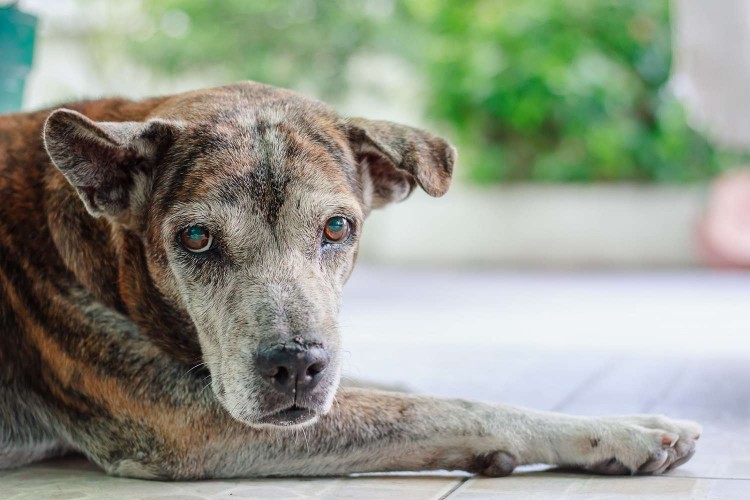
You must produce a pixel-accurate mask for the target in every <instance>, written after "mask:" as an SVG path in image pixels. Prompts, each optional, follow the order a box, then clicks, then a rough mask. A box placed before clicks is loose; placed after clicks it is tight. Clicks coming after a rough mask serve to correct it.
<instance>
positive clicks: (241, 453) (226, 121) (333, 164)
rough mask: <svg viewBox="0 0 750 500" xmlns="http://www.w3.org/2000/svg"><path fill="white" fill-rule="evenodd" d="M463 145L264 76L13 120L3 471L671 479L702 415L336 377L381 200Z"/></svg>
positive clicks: (4, 222) (3, 233)
mask: <svg viewBox="0 0 750 500" xmlns="http://www.w3.org/2000/svg"><path fill="white" fill-rule="evenodd" d="M454 160H455V150H454V149H453V147H451V146H450V145H449V144H448V143H447V142H445V141H444V140H443V139H440V138H438V137H436V136H434V135H432V134H429V133H427V132H424V131H421V130H417V129H413V128H409V127H405V126H401V125H396V124H392V123H388V122H382V121H370V120H363V119H343V118H341V117H339V116H338V115H337V114H336V113H335V112H333V111H332V110H331V109H330V108H328V107H327V106H325V105H324V104H322V103H319V102H316V101H313V100H310V99H307V98H304V97H301V96H299V95H297V94H295V93H292V92H289V91H286V90H281V89H277V88H273V87H270V86H266V85H261V84H256V83H239V84H235V85H229V86H226V87H221V88H215V89H209V90H201V91H196V92H190V93H186V94H180V95H175V96H170V97H161V98H155V99H148V100H144V101H138V102H133V101H128V100H122V99H106V100H99V101H91V102H79V103H73V104H68V105H66V107H65V108H64V109H57V110H46V111H40V112H35V113H25V114H14V115H7V116H3V117H0V468H2V467H15V466H19V465H23V464H26V463H29V462H32V461H35V460H39V459H42V458H44V457H49V456H53V455H57V454H61V453H65V452H67V451H69V450H77V451H80V452H82V453H84V454H85V455H86V456H87V457H88V458H89V459H91V460H92V461H94V462H95V463H97V464H99V465H100V466H101V467H103V468H104V470H106V471H107V472H108V473H110V474H114V475H120V476H131V477H141V478H164V479H196V478H216V477H235V476H275V475H333V474H347V473H352V472H367V471H393V470H425V469H460V470H465V471H472V472H479V473H482V474H486V475H491V476H502V475H506V474H509V473H510V472H511V471H512V470H513V469H514V467H516V466H517V465H520V464H534V463H547V464H558V465H564V466H574V467H578V468H582V469H586V470H590V471H594V472H601V473H610V474H622V473H661V472H664V471H666V470H669V469H671V468H673V467H676V466H678V465H680V464H681V463H684V462H685V461H686V460H688V459H689V458H690V456H691V455H692V453H693V450H694V447H695V440H696V439H698V434H699V427H698V426H697V425H695V424H693V423H691V422H685V421H675V420H670V419H667V418H665V417H660V416H629V417H602V418H583V417H574V416H568V415H561V414H555V413H545V412H537V411H531V410H525V409H519V408H513V407H507V406H502V405H493V404H483V403H476V402H469V401H462V400H453V399H439V398H433V397H424V396H416V395H408V394H399V393H389V392H382V391H376V390H368V389H349V388H341V387H339V377H340V367H341V349H340V346H339V333H338V329H337V324H336V315H337V311H338V307H339V298H340V295H341V287H342V285H343V284H344V282H345V281H346V279H347V277H348V276H349V273H350V272H351V270H352V266H353V264H354V260H355V256H356V252H357V245H358V241H359V237H360V234H361V231H362V225H363V222H364V219H365V217H366V216H367V214H368V213H369V212H370V210H371V209H373V208H378V207H381V206H383V205H385V204H387V203H390V202H394V201H400V200H402V199H404V198H406V197H407V196H408V195H409V194H410V192H411V191H412V190H413V189H414V188H415V187H416V186H417V185H418V186H420V187H421V188H422V189H424V190H425V191H426V192H427V193H428V194H430V195H433V196H440V195H442V194H443V193H445V191H446V190H447V189H448V186H449V183H450V179H451V173H452V169H453V164H454Z"/></svg>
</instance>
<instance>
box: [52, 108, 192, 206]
mask: <svg viewBox="0 0 750 500" xmlns="http://www.w3.org/2000/svg"><path fill="white" fill-rule="evenodd" d="M176 132H177V124H175V123H172V122H167V121H161V120H150V121H146V122H95V121H93V120H90V119H89V118H87V117H86V116H84V115H82V114H81V113H78V112H77V111H72V110H69V109H58V110H56V111H54V112H53V113H52V114H50V115H49V117H47V121H46V122H45V124H44V145H45V148H46V149H47V154H49V157H50V158H51V159H52V162H53V163H54V164H55V166H56V167H57V168H58V169H60V171H61V172H62V173H63V175H65V178H66V179H67V180H68V182H69V183H70V184H71V185H72V186H73V187H74V188H75V189H76V191H77V192H78V195H79V196H80V198H81V199H82V200H83V203H84V204H85V205H86V209H87V210H88V211H89V213H90V214H91V215H93V216H95V217H99V216H102V215H104V216H107V217H110V218H113V219H118V218H121V217H122V216H123V215H124V214H125V213H126V212H128V210H129V209H131V208H135V207H134V206H133V205H134V204H135V203H136V202H137V200H139V199H140V200H142V199H143V196H144V195H145V193H141V192H138V191H139V190H145V189H147V184H148V183H147V182H143V181H144V180H147V179H149V178H150V176H151V173H152V172H151V169H152V167H153V163H154V159H155V158H156V157H157V156H158V155H160V154H163V152H164V150H165V148H167V147H168V146H169V145H170V144H171V143H172V142H173V141H174V139H175V136H176Z"/></svg>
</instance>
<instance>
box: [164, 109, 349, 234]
mask: <svg viewBox="0 0 750 500" xmlns="http://www.w3.org/2000/svg"><path fill="white" fill-rule="evenodd" d="M242 104H243V105H242V106H235V107H225V108H221V109H214V111H213V112H211V113H210V119H209V120H203V121H199V122H197V123H194V124H191V125H190V126H189V127H188V129H187V131H186V134H185V136H184V137H183V138H182V139H181V140H180V142H179V144H178V148H179V149H180V153H181V156H183V158H184V159H183V161H180V162H177V163H178V165H176V166H175V171H174V173H173V174H172V175H171V180H170V182H169V185H168V186H167V190H168V191H169V197H170V198H171V199H172V200H174V201H176V202H178V203H179V204H186V203H191V202H196V201H206V200H214V201H222V202H226V203H234V204H236V203H250V204H252V205H253V206H254V209H255V211H258V212H262V215H263V217H264V218H265V219H266V221H267V222H268V223H270V224H272V225H273V224H274V223H275V221H276V218H277V217H278V215H279V212H280V209H281V207H282V206H283V205H284V204H285V203H286V202H287V201H288V200H290V199H294V200H295V201H296V202H299V201H300V198H302V197H305V198H308V199H309V198H311V197H314V196H315V193H318V194H320V195H323V197H324V198H325V197H329V198H330V196H334V197H335V196H341V197H344V198H348V199H353V200H361V194H362V193H361V184H360V182H359V178H358V175H357V169H356V164H355V162H354V160H353V158H352V153H351V149H350V147H349V145H348V143H347V141H346V137H345V134H344V132H343V130H342V128H341V126H340V120H339V119H338V117H337V116H336V115H335V114H334V113H332V112H330V111H329V110H327V109H326V108H318V107H317V106H310V105H309V104H308V103H307V102H305V101H304V100H303V101H302V102H297V101H296V100H293V99H292V100H290V101H283V100H282V101H272V102H270V103H266V104H265V105H261V104H258V105H255V106H250V105H249V104H248V103H242ZM204 114H205V113H204ZM328 202H330V200H328Z"/></svg>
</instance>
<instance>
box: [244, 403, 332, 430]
mask: <svg viewBox="0 0 750 500" xmlns="http://www.w3.org/2000/svg"><path fill="white" fill-rule="evenodd" d="M317 419H318V413H317V412H316V411H314V410H311V409H310V408H304V407H301V406H296V405H293V406H290V407H288V408H284V409H283V410H279V411H276V412H273V413H268V414H266V415H263V416H262V417H260V418H259V419H258V420H256V421H255V422H253V423H251V424H250V425H258V426H264V427H269V426H270V427H285V428H288V427H302V426H305V425H310V424H312V423H314V422H315V421H316V420H317Z"/></svg>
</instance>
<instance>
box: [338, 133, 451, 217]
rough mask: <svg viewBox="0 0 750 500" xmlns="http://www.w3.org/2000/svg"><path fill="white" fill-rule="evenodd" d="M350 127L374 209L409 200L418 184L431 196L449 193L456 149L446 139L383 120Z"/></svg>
mask: <svg viewBox="0 0 750 500" xmlns="http://www.w3.org/2000/svg"><path fill="white" fill-rule="evenodd" d="M346 125H347V131H348V135H349V141H350V143H351V146H352V150H353V151H354V154H355V156H356V158H357V161H359V162H360V166H361V168H362V169H363V170H364V171H363V172H362V175H363V176H365V177H367V178H369V183H370V184H371V188H370V189H371V192H372V202H371V207H372V208H379V207H382V206H383V205H386V204H388V203H391V202H395V201H401V200H404V199H406V197H407V196H409V194H411V192H412V191H413V190H414V186H416V185H417V184H419V186H421V187H422V189H424V190H425V192H427V194H429V195H430V196H442V195H444V194H445V192H446V191H448V187H449V186H450V183H451V175H452V174H453V164H454V163H455V161H456V148H454V147H453V146H451V145H450V144H448V142H446V141H445V140H444V139H442V138H440V137H438V136H436V135H433V134H431V133H429V132H426V131H424V130H420V129H416V128H412V127H407V126H405V125H398V124H396V123H391V122H386V121H380V120H365V119H362V118H351V119H349V120H347V122H346ZM367 178H365V179H363V184H364V185H365V189H368V179H367Z"/></svg>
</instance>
